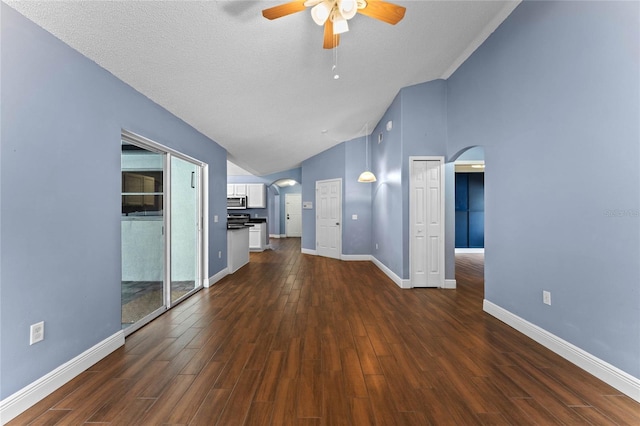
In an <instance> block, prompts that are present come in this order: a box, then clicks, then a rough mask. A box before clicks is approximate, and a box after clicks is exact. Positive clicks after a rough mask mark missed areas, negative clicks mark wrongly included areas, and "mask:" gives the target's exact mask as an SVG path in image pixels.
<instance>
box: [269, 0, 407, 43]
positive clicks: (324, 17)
mask: <svg viewBox="0 0 640 426" xmlns="http://www.w3.org/2000/svg"><path fill="white" fill-rule="evenodd" d="M307 7H310V8H311V18H312V19H313V22H315V23H316V24H318V25H320V26H322V25H324V43H323V47H324V48H325V49H333V48H334V47H337V46H338V44H339V43H340V39H339V38H338V37H337V36H339V35H340V34H343V33H346V32H347V31H349V24H348V22H347V21H348V20H349V19H351V18H353V17H354V16H355V15H356V13H360V14H362V15H365V16H368V17H370V18H373V19H377V20H379V21H382V22H386V23H388V24H391V25H395V24H397V23H398V22H400V21H401V20H402V18H404V13H405V10H406V9H405V8H404V7H402V6H398V5H395V4H393V3H389V2H386V1H383V0H294V1H291V2H289V3H284V4H281V5H279V6H274V7H270V8H268V9H264V10H263V11H262V16H264V17H265V18H267V19H277V18H281V17H283V16H286V15H291V14H292V13H296V12H300V11H303V10H305V8H307Z"/></svg>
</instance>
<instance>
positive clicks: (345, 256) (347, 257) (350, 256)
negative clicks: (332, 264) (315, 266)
mask: <svg viewBox="0 0 640 426" xmlns="http://www.w3.org/2000/svg"><path fill="white" fill-rule="evenodd" d="M371 258H372V257H371V255H370V254H342V255H340V260H346V261H349V262H352V261H362V260H368V261H371Z"/></svg>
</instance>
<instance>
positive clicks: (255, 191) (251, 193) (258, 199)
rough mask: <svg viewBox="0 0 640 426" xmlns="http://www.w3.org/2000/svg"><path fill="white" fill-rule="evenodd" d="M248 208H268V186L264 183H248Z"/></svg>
mask: <svg viewBox="0 0 640 426" xmlns="http://www.w3.org/2000/svg"><path fill="white" fill-rule="evenodd" d="M246 195H247V208H249V209H265V208H267V197H266V187H265V184H264V183H248V184H247V185H246Z"/></svg>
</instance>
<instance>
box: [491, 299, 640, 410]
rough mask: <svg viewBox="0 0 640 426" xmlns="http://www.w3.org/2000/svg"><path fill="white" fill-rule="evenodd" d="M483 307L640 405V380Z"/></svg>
mask: <svg viewBox="0 0 640 426" xmlns="http://www.w3.org/2000/svg"><path fill="white" fill-rule="evenodd" d="M482 308H483V310H484V311H485V312H487V313H488V314H490V315H493V316H494V317H496V318H497V319H499V320H500V321H502V322H504V323H505V324H507V325H509V326H511V327H513V328H515V329H516V330H518V331H519V332H521V333H522V334H524V335H526V336H528V337H530V338H532V339H533V340H535V341H536V342H538V343H540V344H541V345H542V346H544V347H545V348H547V349H549V350H551V351H553V352H555V353H556V354H558V355H560V356H561V357H563V358H564V359H566V360H568V361H570V362H572V363H573V364H575V365H577V366H578V367H580V368H582V369H583V370H585V371H586V372H588V373H590V374H592V375H594V376H596V377H597V378H599V379H600V380H602V381H603V382H605V383H607V384H609V385H611V386H613V387H614V388H616V389H618V390H619V391H620V392H622V393H624V394H625V395H627V396H628V397H630V398H632V399H634V400H636V401H638V402H640V379H638V378H636V377H633V376H632V375H630V374H628V373H625V372H624V371H622V370H620V369H619V368H617V367H614V366H613V365H611V364H609V363H608V362H606V361H603V360H601V359H600V358H597V357H595V356H593V355H591V354H590V353H588V352H586V351H584V350H582V349H580V348H579V347H577V346H575V345H573V344H571V343H569V342H567V341H566V340H564V339H561V338H560V337H558V336H556V335H554V334H551V333H549V332H548V331H546V330H545V329H543V328H540V327H538V326H537V325H535V324H532V323H530V322H529V321H527V320H525V319H523V318H520V317H519V316H517V315H515V314H512V313H511V312H509V311H507V310H506V309H504V308H501V307H500V306H498V305H496V304H494V303H492V302H490V301H488V300H486V299H485V300H484V302H483V304H482Z"/></svg>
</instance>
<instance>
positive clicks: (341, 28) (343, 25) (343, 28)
mask: <svg viewBox="0 0 640 426" xmlns="http://www.w3.org/2000/svg"><path fill="white" fill-rule="evenodd" d="M347 31H349V24H348V23H347V20H346V19H344V18H343V17H342V16H340V14H339V13H337V14H335V15H334V18H333V34H342V33H346V32H347Z"/></svg>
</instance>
